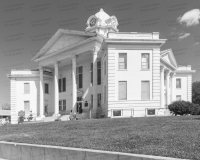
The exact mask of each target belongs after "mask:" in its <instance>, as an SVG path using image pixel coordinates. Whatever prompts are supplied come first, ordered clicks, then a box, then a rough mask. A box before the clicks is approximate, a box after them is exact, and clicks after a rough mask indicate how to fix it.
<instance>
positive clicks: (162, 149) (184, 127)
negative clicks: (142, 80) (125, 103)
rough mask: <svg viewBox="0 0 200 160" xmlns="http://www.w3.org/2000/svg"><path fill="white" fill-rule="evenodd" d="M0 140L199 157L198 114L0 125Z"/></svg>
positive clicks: (177, 156)
mask: <svg viewBox="0 0 200 160" xmlns="http://www.w3.org/2000/svg"><path fill="white" fill-rule="evenodd" d="M0 141H11V142H20V143H32V144H45V145H56V146H66V147H78V148H88V149H97V150H108V151H117V152H127V153H135V154H148V155H157V156H166V157H176V158H186V159H193V160H199V159H200V116H177V117H175V116H173V117H142V118H119V119H92V120H82V121H65V122H59V121H58V122H49V123H35V124H23V125H10V126H1V127H0Z"/></svg>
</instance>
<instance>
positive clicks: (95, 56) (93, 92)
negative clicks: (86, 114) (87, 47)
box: [92, 47, 99, 117]
mask: <svg viewBox="0 0 200 160" xmlns="http://www.w3.org/2000/svg"><path fill="white" fill-rule="evenodd" d="M98 51H99V48H98V47H94V48H93V86H92V94H93V108H92V115H93V117H96V111H97V54H98Z"/></svg>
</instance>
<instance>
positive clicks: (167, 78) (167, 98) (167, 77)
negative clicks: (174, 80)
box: [166, 70, 170, 106]
mask: <svg viewBox="0 0 200 160" xmlns="http://www.w3.org/2000/svg"><path fill="white" fill-rule="evenodd" d="M169 75H170V72H169V70H167V71H166V100H167V103H166V104H167V106H168V105H169V104H170V97H169V93H170V89H169Z"/></svg>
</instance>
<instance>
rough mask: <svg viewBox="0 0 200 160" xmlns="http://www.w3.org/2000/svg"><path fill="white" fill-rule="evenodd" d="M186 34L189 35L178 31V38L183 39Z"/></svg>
mask: <svg viewBox="0 0 200 160" xmlns="http://www.w3.org/2000/svg"><path fill="white" fill-rule="evenodd" d="M188 36H190V33H180V34H179V37H178V39H184V38H186V37H188Z"/></svg>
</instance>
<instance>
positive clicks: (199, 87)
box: [192, 82, 200, 105]
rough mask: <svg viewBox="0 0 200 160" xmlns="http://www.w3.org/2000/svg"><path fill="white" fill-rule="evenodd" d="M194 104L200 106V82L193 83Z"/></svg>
mask: <svg viewBox="0 0 200 160" xmlns="http://www.w3.org/2000/svg"><path fill="white" fill-rule="evenodd" d="M192 103H194V104H199V105H200V82H193V83H192Z"/></svg>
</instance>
